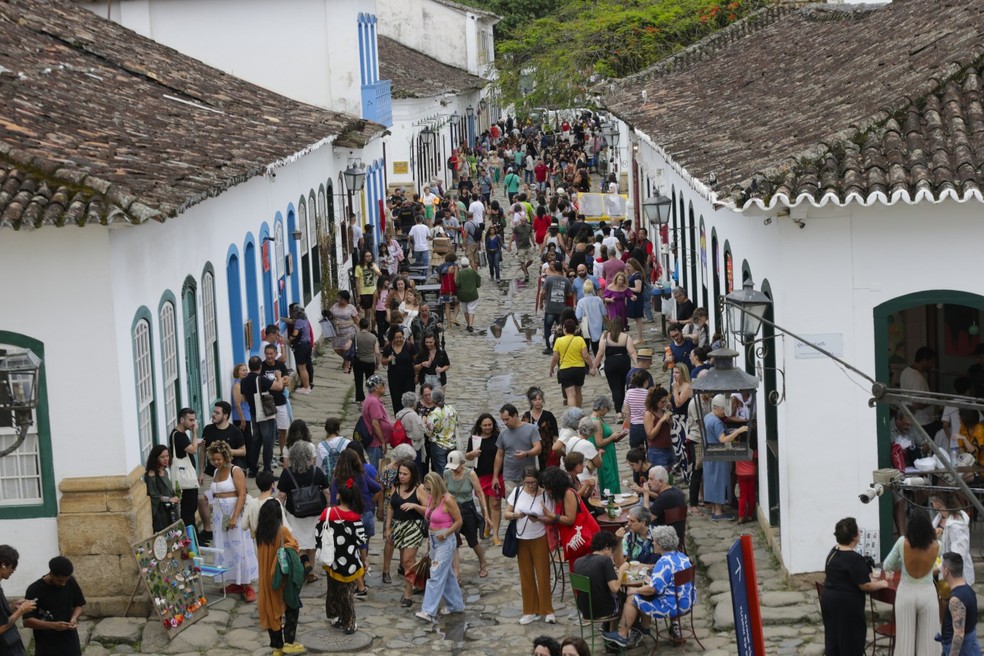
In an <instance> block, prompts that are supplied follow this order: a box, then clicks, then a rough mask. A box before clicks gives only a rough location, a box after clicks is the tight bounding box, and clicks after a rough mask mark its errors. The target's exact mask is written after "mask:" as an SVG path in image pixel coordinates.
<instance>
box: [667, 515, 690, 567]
mask: <svg viewBox="0 0 984 656" xmlns="http://www.w3.org/2000/svg"><path fill="white" fill-rule="evenodd" d="M677 522H683V535H681V536H680V545H679V548H680V553H682V554H684V555H686V553H687V540H686V537H687V507H686V506H679V507H677V508H667V509H666V510H665V511H663V523H664V524H666V525H667V526H671V525H673V524H676V523H677Z"/></svg>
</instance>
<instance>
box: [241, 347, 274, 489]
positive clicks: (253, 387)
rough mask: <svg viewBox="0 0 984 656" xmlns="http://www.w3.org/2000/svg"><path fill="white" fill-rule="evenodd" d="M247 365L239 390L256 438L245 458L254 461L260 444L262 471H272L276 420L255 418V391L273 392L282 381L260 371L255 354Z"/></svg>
mask: <svg viewBox="0 0 984 656" xmlns="http://www.w3.org/2000/svg"><path fill="white" fill-rule="evenodd" d="M274 353H276V351H274ZM247 367H248V368H249V374H248V375H247V376H246V377H245V378H243V382H242V383H241V384H240V390H241V391H242V393H243V396H244V397H245V398H246V403H247V404H249V410H250V416H251V417H252V418H253V431H252V433H253V435H254V436H256V438H257V439H256V441H255V442H254V443H253V445H252V448H253V449H256V452H255V453H252V454H250V455H249V456H248V458H247V460H249V461H250V462H256V461H257V460H258V459H259V449H260V446H262V447H263V469H264V471H273V441H274V439H276V436H277V423H276V421H277V420H276V416H273V417H270V418H269V419H265V420H263V421H259V420H258V419H257V418H258V417H259V416H260V415H259V413H258V412H257V407H256V393H257V392H260V393H265V392H270V393H271V394H273V392H274V390H277V391H282V390H283V383H282V382H281V379H280V378H276V379H275V380H271V379H270V378H267V377H266V376H264V375H263V374H262V373H261V371H262V369H263V360H261V359H260V358H258V357H257V356H255V355H254V356H253V357H251V358H250V359H249V362H248V363H247Z"/></svg>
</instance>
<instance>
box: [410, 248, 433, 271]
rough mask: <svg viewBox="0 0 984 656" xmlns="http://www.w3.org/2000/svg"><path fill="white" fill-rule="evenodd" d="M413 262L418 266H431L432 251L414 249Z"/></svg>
mask: <svg viewBox="0 0 984 656" xmlns="http://www.w3.org/2000/svg"><path fill="white" fill-rule="evenodd" d="M413 263H414V264H416V265H418V266H425V267H429V266H430V263H431V252H430V251H414V252H413Z"/></svg>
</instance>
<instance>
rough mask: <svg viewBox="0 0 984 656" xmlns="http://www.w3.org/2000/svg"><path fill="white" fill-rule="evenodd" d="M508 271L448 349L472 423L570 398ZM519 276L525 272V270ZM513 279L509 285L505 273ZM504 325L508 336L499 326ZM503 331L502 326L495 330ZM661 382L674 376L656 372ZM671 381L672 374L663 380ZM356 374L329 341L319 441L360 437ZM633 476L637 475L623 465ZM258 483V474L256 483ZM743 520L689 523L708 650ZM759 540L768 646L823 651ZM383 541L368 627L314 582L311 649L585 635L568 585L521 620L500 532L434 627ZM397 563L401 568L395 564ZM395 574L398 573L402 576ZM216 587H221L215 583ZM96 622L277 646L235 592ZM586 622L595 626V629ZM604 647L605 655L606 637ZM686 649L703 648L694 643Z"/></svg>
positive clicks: (95, 652) (204, 647)
mask: <svg viewBox="0 0 984 656" xmlns="http://www.w3.org/2000/svg"><path fill="white" fill-rule="evenodd" d="M504 271H505V273H506V275H505V276H504V280H503V282H502V283H499V284H498V285H497V284H495V283H490V282H489V280H488V277H487V272H483V278H482V281H483V286H482V289H481V303H480V306H479V309H478V315H477V316H478V320H477V322H476V328H477V329H476V331H475V332H474V333H471V334H469V333H467V332H465V330H464V328H463V327H461V328H458V327H454V328H452V329H451V330H450V331H448V334H447V350H448V354H449V356H450V359H451V363H452V367H451V369H450V371H449V398H448V401H449V403H451V404H452V405H453V406H454V407H455V408H456V409H457V410H458V412H459V414H460V416H461V420H462V425H463V427H464V429H466V430H467V428H469V427H470V426H471V424H472V423H473V421H474V418H475V417H476V416H477V415H478V414H479V413H481V412H484V411H491V412H492V413H493V414H497V411H498V409H499V407H500V406H501V405H502V404H503V403H505V402H507V401H509V402H514V403H516V404H517V407H520V408H521V409H525V407H526V402H525V398H524V397H523V392H525V390H526V388H527V387H528V386H529V385H531V384H534V383H535V384H537V385H540V386H542V387H543V389H544V391H545V393H546V395H547V404H546V407H547V409H549V410H551V411H553V412H554V413H555V414H557V415H558V416H559V414H560V413H561V412H562V411H563V401H562V397H561V394H560V389H559V386H558V385H556V384H552V381H548V379H547V372H548V369H549V362H550V358H549V356H546V355H543V354H542V352H541V351H542V349H543V341H542V340H543V337H542V318H543V315H542V313H540V314H538V315H536V314H534V311H533V310H534V297H535V294H536V285H535V283H529V284H527V283H524V282H522V276H521V274H519V269H518V267H517V266H516V264H515V258H513V257H510V256H507V258H506V263H505V269H504ZM517 277H518V278H519V280H518V281H517V280H516V278H517ZM507 280H508V281H509V282H508V283H507V282H506V281H507ZM492 325H498V326H500V327H501V334H500V336H499V337H495V336H494V335H493V331H492V330H490V327H491V326H492ZM654 325H655V324H648V323H647V324H646V325H645V330H646V331H647V332H646V341H647V342H648V343H649V345H650V346H653V347H655V348H656V350H657V352H660V351H661V350H662V345H661V343H660V342H659V340H658V338H659V335H660V333H659V332H658V329H654ZM495 332H497V333H498V332H499V331H498V330H496V331H495ZM654 373H655V374H656V376H657V378H658V379H659V378H660V377H664V378H665V376H664V375H663V374H661V373H659V372H654ZM663 382H664V384H665V382H666V381H665V379H664V381H663ZM599 394H606V395H607V394H608V387H607V385H606V383H605V378H604V376H603V375H601V376H596V377H594V378H590V377H589V379H588V381H587V383H586V384H585V389H584V398H585V399H586V402H587V400H589V399H591V398H593V397H594V396H596V395H599ZM353 398H354V396H353V383H352V377H351V376H348V375H344V374H342V372H341V366H340V360H339V359H338V357H337V356H336V355H335V354H334V353H333V352H331V351H330V349H324V351H323V353H322V355H321V357H320V358H319V359H318V361H317V365H316V376H315V388H314V393H313V394H311V395H310V396H308V397H302V396H294V397H293V401H292V403H293V408H294V413H295V416H297V417H299V418H301V419H304V420H306V421H308V422H309V424H310V425H311V427H312V432H313V433H314V434H315V435H316V436H317V438H318V439H320V438H321V428H320V426H321V425H322V424H323V423H324V418H325V417H326V416H330V415H337V416H340V417H342V419H343V421H342V426H343V431H342V432H343V434H351V432H352V427H353V426H354V424H355V420H356V418H357V416H358V414H357V413H358V406H357V405H356V404H355V403H354V402H353V400H352V399H353ZM626 449H627V445H626V444H624V443H620V444H619V460H620V465H622V466H623V467H624V462H623V461H624V454H625V450H626ZM625 475H626V476H627V474H625ZM251 483H252V481H251ZM742 528H744V529H745V531H748V530H749V529H747V527H738V526H737V525H735V524H734V523H724V524H713V523H712V522H710V520H709V519H707V518H706V516H701V517H691V518H690V523H689V528H688V536H689V538H688V540H689V552H690V554H691V556H692V557H695V558H696V560H697V562H698V563H699V565H700V575H699V580H698V595H699V603H698V607H697V610H696V613H695V623H696V627H697V633H698V636H700V638H701V641H702V642H703V644H704V645H705V647H707V652H706V653H707V654H708V656H723V655H725V654H732V653H734V650H735V647H734V634H733V632H732V630H731V629H732V627H733V620H732V611H731V597H730V592H729V584H728V580H727V572H726V570H725V564H724V559H725V552H726V551H727V549H728V548H729V547H730V546H731V544H732V543H733V542H734V540H735V538H736V537H737V536H738V535H739V534H740V533H741V532H742V531H741V529H742ZM751 532H752V534H753V536H754V540H755V547H756V549H755V553H756V564H757V567H758V570H759V581H760V587H761V588H762V591H763V596H762V604H763V618H764V622H765V625H766V626H765V636H766V644H767V651H768V653H770V654H820V653H822V651H823V649H822V639H823V631H822V628H821V624H820V618H819V611H818V607H817V603H816V596H815V594H813V592H812V590H811V591H809V592H803V591H791V590H789V589H787V587H786V586H785V584H784V583H783V581H782V580H781V576H780V574H779V571H778V569H777V566H776V564H775V560H774V558H773V556H772V554H771V552H770V551H768V549H767V547H766V545H765V542H764V538H763V536H762V535H761V533H760V531H759V529H757V528H754V529H751ZM381 545H382V541H381V539H380V538H379V536H377V537H376V538H374V540H373V542H372V553H371V558H372V569H373V571H372V574H371V575H370V576H369V579H368V585H369V588H370V593H369V599H368V600H367V601H359V602H357V613H358V623H359V631H358V632H357V633H356V634H355V635H353V636H344V635H342V633H341V631H337V630H334V629H331V628H328V627H327V626H326V624H325V621H324V601H323V600H324V594H325V582H324V578H323V577H322V578H321V580H320V581H319V582H318V583H314V584H311V585H309V586H307V587H306V588H305V591H304V599H305V607H304V608H303V609H302V610H301V616H300V626H299V629H298V639H299V641H300V642H302V643H303V644H305V645H306V646H307V647H308V649H309V651H310V652H312V653H316V652H317V651H337V652H349V653H352V652H357V651H359V652H366V653H371V654H381V655H389V654H393V655H395V654H400V655H405V654H407V653H430V652H433V653H453V654H457V655H459V656H467V655H469V654H526V653H529V650H530V646H531V643H532V640H533V638H534V637H535V636H537V635H541V634H547V635H553V636H557V637H561V636H568V635H578V627H577V623H576V621H575V619H574V618H573V617H572V613H573V605H572V597H571V592H570V589H569V586H568V587H567V590H566V591H565V592H564V594H563V598H562V599H561V594H560V587H559V586H558V587H557V590H556V594H555V595H554V604H555V609H556V610H557V618H558V623H557V624H556V625H548V624H544V623H543V622H534V623H533V624H530V625H528V626H520V625H519V624H517V620H518V618H519V617H520V615H521V614H522V612H521V604H520V598H519V593H518V586H517V570H516V564H515V562H514V561H511V560H508V559H505V558H503V557H502V556H501V554H500V553H499V549H498V548H497V547H492V545H491V541H490V540H487V541H486V546H487V547H488V548H489V570H490V571H489V576H488V578H485V579H480V578H479V577H478V563H477V561H476V559H475V556H474V553H473V552H472V551H471V550H468V549H463V550H462V551H461V554H462V576H463V579H464V580H463V581H462V589H463V593H464V595H465V599H466V603H467V611H466V612H465V614H464V615H458V616H450V617H445V618H442V619H441V621H440V622H439V623H438V624H437V625H436V626H435V627H430V626H428V625H425V624H424V623H423V622H421V621H420V620H418V619H417V618H415V617H414V616H413V612H414V611H415V610H417V607H418V606H419V599H420V598H419V597H415V601H416V603H415V607H414V608H412V609H404V608H400V606H399V600H400V586H398V585H396V584H392V585H384V584H383V583H382V581H381V578H380V577H381V571H382V570H381V567H380V560H379V559H380V555H381V549H380V547H381ZM395 568H396V565H395V564H394V565H393V571H394V572H395ZM394 576H395V575H394ZM209 589H211V590H213V591H214V588H209ZM90 630H91V637H90V638H89V646H88V648H87V649H86V654H87V656H99V655H102V654H106V653H114V652H115V653H128V652H131V651H134V650H135V651H137V652H138V653H144V654H191V653H203V652H205V651H207V653H208V654H209V656H232V655H233V654H244V653H247V654H252V655H254V656H260V655H264V656H265V655H267V654H269V653H270V649H269V648H268V647H267V646H266V644H267V642H266V635H265V632H263V631H261V630H260V628H259V626H258V624H257V620H256V609H255V605H247V604H244V603H242V602H241V601H238V600H235V601H234V600H233V599H227V600H225V601H222V602H220V603H218V604H216V605H215V606H213V608H212V609H211V611H210V613H209V615H208V617H207V618H205V619H204V620H203V621H202V622H200V623H199V624H197V625H195V626H192V627H190V628H189V629H187V630H186V631H184V632H183V633H181V634H180V635H179V636H178V637H177V638H176V639H175V640H174V641H172V642H171V643H168V642H167V640H166V638H165V636H164V634H163V631H162V630H161V628H160V625H159V623H158V622H157V621H156V619H155V620H154V621H146V622H145V621H143V620H136V619H119V618H110V619H106V620H102V621H100V622H99V623H98V624H96V625H95V627H94V628H93V627H92V626H91V625H89V626H88V627H87V632H88V631H90ZM585 630H586V631H587V630H588V629H587V628H586V629H585ZM596 647H597V648H596V651H597V652H598V653H603V651H604V647H603V646H602V642H601V639H600V637H599V638H598V639H597V643H596ZM687 647H688V648H689V649H688V651H693V650H694V649H696V645H693V644H689V645H687ZM651 648H652V643H651V642H650V641H649V640H648V639H647V640H646V642H644V643H643V644H642V645H641V646H638V647H636V648H635V649H633V650H631V651H632V652H633V653H648V652H649V650H650V649H651ZM659 651H660V653H683V649H681V648H679V647H675V646H671V645H669V644H668V643H665V642H664V643H661V646H660V649H659Z"/></svg>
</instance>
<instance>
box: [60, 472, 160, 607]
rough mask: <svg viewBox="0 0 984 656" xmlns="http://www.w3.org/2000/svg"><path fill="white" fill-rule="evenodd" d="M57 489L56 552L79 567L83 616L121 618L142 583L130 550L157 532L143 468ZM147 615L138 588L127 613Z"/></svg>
mask: <svg viewBox="0 0 984 656" xmlns="http://www.w3.org/2000/svg"><path fill="white" fill-rule="evenodd" d="M58 487H59V490H60V491H61V493H62V496H61V501H60V503H59V512H58V549H59V552H60V553H61V554H62V555H63V556H66V557H68V558H69V559H71V561H72V563H74V565H75V577H76V579H78V581H79V585H80V586H82V591H83V592H84V593H85V597H86V602H87V603H86V607H85V614H86V615H88V616H89V617H105V616H114V615H115V616H119V615H122V614H123V611H124V609H126V605H127V602H128V601H129V599H130V595H131V594H132V593H133V590H134V588H135V587H136V586H137V583H138V581H139V576H138V574H137V563H136V560H135V559H134V557H133V554H132V552H131V550H130V545H131V544H133V543H135V542H137V541H139V540H142V539H144V538H146V537H148V536H149V535H151V533H152V532H153V531H152V526H151V517H150V499H149V498H148V497H147V491H146V487H145V485H144V482H143V467H137V468H136V469H134V470H133V471H131V472H130V473H129V474H128V475H125V476H93V477H85V478H66V479H63V480H62V482H61V483H60V484H59V486H58ZM149 613H150V599H149V597H148V596H147V593H146V590H145V589H144V588H143V586H140V587H139V588H137V596H136V598H135V599H134V601H133V605H132V606H131V607H130V611H129V614H130V615H140V616H144V617H146V616H147V615H148V614H149Z"/></svg>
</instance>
